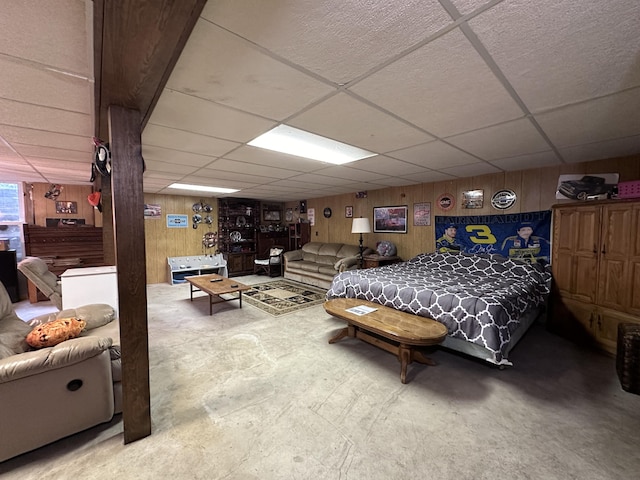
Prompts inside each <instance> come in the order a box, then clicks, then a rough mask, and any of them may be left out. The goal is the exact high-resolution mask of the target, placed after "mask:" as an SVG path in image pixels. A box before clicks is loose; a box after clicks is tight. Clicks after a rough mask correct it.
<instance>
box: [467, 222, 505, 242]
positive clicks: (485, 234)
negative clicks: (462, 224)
mask: <svg viewBox="0 0 640 480" xmlns="http://www.w3.org/2000/svg"><path fill="white" fill-rule="evenodd" d="M465 230H466V231H467V232H468V233H470V234H474V235H470V236H469V240H471V241H472V242H473V243H481V244H483V245H486V244H491V245H493V244H494V243H496V242H497V241H498V240H497V239H496V237H494V235H493V233H491V229H490V228H489V225H467V227H466V229H465Z"/></svg>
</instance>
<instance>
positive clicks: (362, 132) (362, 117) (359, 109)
mask: <svg viewBox="0 0 640 480" xmlns="http://www.w3.org/2000/svg"><path fill="white" fill-rule="evenodd" d="M287 124H288V125H292V126H294V127H298V128H301V129H302V130H307V131H311V132H315V133H317V134H319V135H323V136H325V137H329V138H332V139H334V140H338V141H341V142H344V143H347V144H349V145H355V146H356V147H360V148H364V149H365V150H369V151H371V152H376V153H384V152H386V151H389V150H396V149H398V148H400V147H403V146H405V145H407V144H408V145H417V144H418V143H423V142H426V141H429V140H433V137H432V136H431V135H428V134H426V133H424V132H422V131H420V130H418V129H417V128H414V127H412V126H409V125H407V124H406V123H404V122H401V121H400V120H398V119H396V118H394V117H392V116H391V115H388V114H386V113H384V112H381V111H380V110H377V109H375V108H373V107H371V106H369V105H367V104H365V103H363V102H361V101H359V100H357V99H355V98H352V97H351V96H349V95H347V94H346V93H340V94H338V95H334V96H333V97H331V98H328V99H327V100H325V101H323V102H321V103H320V104H318V105H316V106H314V107H313V108H311V109H309V110H307V111H304V112H303V113H301V114H300V115H297V116H295V117H294V118H292V119H291V120H289V121H287Z"/></svg>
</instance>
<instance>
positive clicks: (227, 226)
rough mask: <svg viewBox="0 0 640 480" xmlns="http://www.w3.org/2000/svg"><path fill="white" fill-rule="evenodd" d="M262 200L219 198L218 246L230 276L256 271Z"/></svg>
mask: <svg viewBox="0 0 640 480" xmlns="http://www.w3.org/2000/svg"><path fill="white" fill-rule="evenodd" d="M259 219H260V202H258V201H256V200H251V199H245V198H221V199H219V200H218V235H219V241H218V248H219V250H220V252H221V253H222V254H223V255H224V258H225V259H226V260H227V268H228V269H229V276H230V277H232V276H234V275H244V274H247V273H251V272H253V261H254V260H255V258H256V248H257V238H256V231H257V229H258V223H259Z"/></svg>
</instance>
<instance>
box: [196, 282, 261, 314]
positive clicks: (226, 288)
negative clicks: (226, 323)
mask: <svg viewBox="0 0 640 480" xmlns="http://www.w3.org/2000/svg"><path fill="white" fill-rule="evenodd" d="M185 280H186V281H187V282H189V296H190V297H191V301H192V302H193V292H204V293H206V294H208V295H209V315H213V303H214V302H213V297H214V296H215V297H218V299H219V300H221V301H223V302H229V301H231V300H239V301H240V308H242V292H243V291H245V290H249V289H250V288H251V287H249V286H248V285H245V284H243V283H240V282H237V281H235V280H231V279H229V278H226V277H223V276H221V275H217V274H215V273H212V274H210V275H198V276H194V277H185ZM235 292H238V296H237V297H233V298H222V297H221V296H220V295H224V294H225V293H235ZM215 303H218V302H215Z"/></svg>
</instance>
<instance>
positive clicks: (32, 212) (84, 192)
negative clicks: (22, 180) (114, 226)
mask: <svg viewBox="0 0 640 480" xmlns="http://www.w3.org/2000/svg"><path fill="white" fill-rule="evenodd" d="M30 185H32V186H33V189H31V199H30V198H29V189H30V187H29V186H30ZM50 187H51V184H49V183H32V184H26V185H25V199H26V204H25V206H26V208H25V215H26V220H27V223H33V224H35V225H40V226H41V227H46V226H47V223H46V219H47V218H83V219H84V221H85V225H94V226H97V227H99V226H102V225H101V224H100V225H96V218H95V217H96V216H95V214H98V211H97V210H95V209H94V208H93V207H92V206H91V205H90V204H89V201H88V200H87V197H88V196H89V194H90V193H91V192H92V191H93V190H92V187H91V185H62V191H61V192H60V196H58V198H57V199H56V201H59V202H76V203H77V207H78V213H56V201H54V200H49V199H48V198H45V196H44V194H45V193H47V192H48V191H49V188H50ZM94 212H95V213H94ZM101 220H102V219H101ZM100 223H102V222H100Z"/></svg>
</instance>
